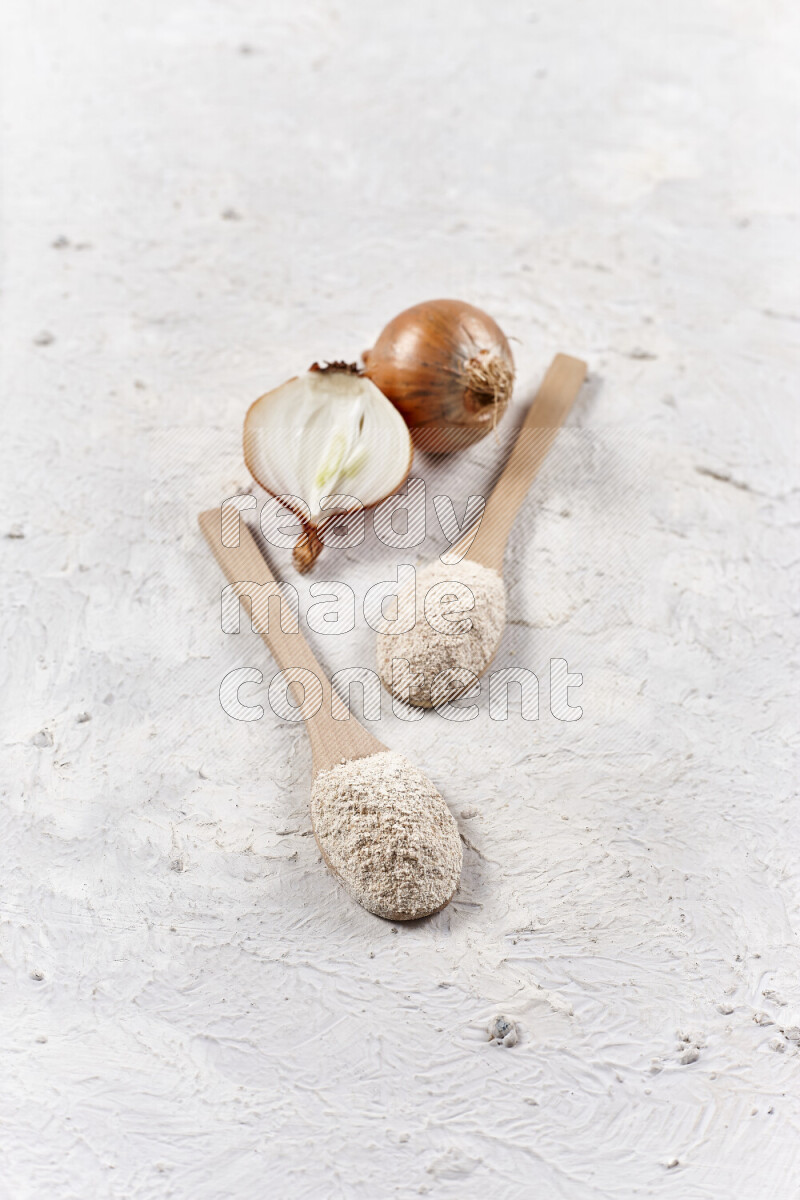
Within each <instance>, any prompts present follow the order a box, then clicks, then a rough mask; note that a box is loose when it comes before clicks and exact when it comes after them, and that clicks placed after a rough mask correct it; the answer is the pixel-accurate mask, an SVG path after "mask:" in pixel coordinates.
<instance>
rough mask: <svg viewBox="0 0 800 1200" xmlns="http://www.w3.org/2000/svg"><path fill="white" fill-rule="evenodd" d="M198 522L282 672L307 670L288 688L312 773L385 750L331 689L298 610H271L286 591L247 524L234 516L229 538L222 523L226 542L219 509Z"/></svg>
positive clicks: (282, 607) (202, 515)
mask: <svg viewBox="0 0 800 1200" xmlns="http://www.w3.org/2000/svg"><path fill="white" fill-rule="evenodd" d="M198 521H199V523H200V529H201V530H202V533H203V536H204V537H205V539H206V541H207V542H208V544H209V546H210V547H211V551H212V553H213V555H214V557H215V558H216V560H217V562H218V563H219V565H220V566H221V567H222V572H223V574H224V575H225V577H226V578H227V580H228V582H229V583H230V584H231V586H232V588H233V594H234V595H235V596H237V597H238V599H239V601H240V603H242V604H244V597H245V596H248V597H249V598H250V611H251V614H252V625H253V628H254V629H255V630H256V631H257V632H258V633H259V634H260V636H261V637H262V638H263V640H264V642H265V643H266V646H267V649H268V650H269V652H270V654H271V655H272V657H273V658H274V659H275V662H276V663H277V664H278V667H279V668H280V670H281V671H286V672H295V671H296V670H297V669H298V668H299V669H300V670H302V671H307V672H310V675H306V676H305V677H304V679H305V683H300V682H292V683H290V684H289V687H290V688H291V690H292V694H293V696H294V698H295V703H296V704H297V705H298V706H299V707H300V712H301V714H302V716H303V719H304V720H305V723H306V729H307V731H308V736H309V740H310V742H311V753H312V757H313V770H314V774H316V773H317V771H325V770H328V769H329V768H330V767H332V766H333V765H334V764H335V763H337V762H341V760H342V759H343V758H365V757H366V756H367V755H369V754H377V753H378V752H379V751H381V750H384V749H385V747H384V746H383V745H382V744H381V743H380V742H379V741H378V740H377V738H374V737H373V736H372V734H371V733H368V732H367V730H366V729H365V728H364V727H363V725H360V724H359V723H358V721H357V720H356V719H355V717H353V716H352V715H351V714H350V712H349V710H348V708H347V706H346V705H345V704H344V702H343V701H342V699H341V698H340V697H339V695H338V694H337V693H336V692H335V691H334V690H333V688H332V687H331V683H330V680H329V679H328V676H327V675H326V674H325V672H324V671H323V669H322V667H321V666H320V664H319V662H318V661H317V659H316V657H315V655H314V653H313V651H312V649H311V647H310V646H309V644H308V642H307V641H306V639H305V638H304V637H303V635H302V633H301V632H300V628H299V624H298V620H297V611H296V609H295V610H294V611H293V612H290V611H288V610H289V607H290V606H289V605H288V603H284V601H283V600H281V601H280V602H279V604H274V605H273V606H272V613H271V614H270V611H269V609H270V605H269V600H270V597H271V596H275V595H281V593H283V595H284V596H285V595H286V591H284V589H283V586H282V585H281V584H280V583H279V582H278V580H277V579H276V578H275V576H274V575H273V574H272V571H271V570H270V569H269V566H268V565H267V561H266V559H265V558H264V555H263V554H262V553H261V551H260V550H259V548H258V546H257V545H256V542H255V539H254V538H253V535H252V533H251V532H250V530H249V529H248V527H247V525H246V524H245V522H244V521H243V520H239V519H238V514H237V524H238V535H237V534H236V533H233V536H229V534H230V530H229V529H228V528H227V524H226V539H225V540H226V541H237V542H238V544H237V545H231V546H228V545H225V543H224V542H223V529H222V518H221V510H220V509H218V508H212V509H210V510H209V511H208V512H203V513H200V515H199V517H198ZM287 590H288V589H287ZM284 626H285V628H284ZM311 676H313V677H314V679H312V678H311ZM314 680H316V682H314Z"/></svg>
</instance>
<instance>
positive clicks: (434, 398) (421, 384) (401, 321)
mask: <svg viewBox="0 0 800 1200" xmlns="http://www.w3.org/2000/svg"><path fill="white" fill-rule="evenodd" d="M364 363H365V368H364V374H365V375H366V376H367V377H368V378H369V379H371V380H372V382H373V383H374V384H375V385H376V387H378V388H379V389H380V390H381V391H382V392H383V394H384V395H385V396H388V397H389V399H390V400H391V401H392V403H393V404H394V405H395V407H396V408H397V409H399V411H400V412H401V413H402V415H403V417H404V418H405V420H406V422H407V424H408V426H409V428H410V430H411V436H412V437H413V439H414V442H415V443H416V445H417V446H419V448H420V449H421V450H428V451H431V452H433V453H439V454H441V453H449V452H451V451H453V450H461V449H463V448H464V447H465V446H471V445H472V444H473V443H474V442H478V441H480V439H481V438H483V437H485V436H486V434H487V433H490V432H491V430H493V429H494V428H495V427H496V425H497V422H498V421H499V420H500V418H501V417H502V415H503V413H504V412H505V410H506V408H507V407H508V402H509V400H510V399H511V393H512V390H513V387H514V359H513V357H512V354H511V348H510V346H509V344H508V340H507V338H506V336H505V334H504V333H503V331H502V329H501V328H500V327H499V325H498V324H497V323H496V322H495V321H494V320H492V318H491V317H490V316H489V315H488V314H487V313H485V312H483V311H482V310H481V309H479V308H475V307H474V306H473V305H472V304H466V303H465V302H464V301H461V300H428V301H426V302H424V303H423V304H415V305H414V306H413V308H407V309H406V310H405V311H404V312H401V313H400V314H399V315H398V316H396V317H395V318H394V320H393V321H390V322H389V324H388V325H387V326H386V328H385V329H384V330H383V331H382V333H381V334H380V337H379V338H378V340H377V342H376V343H375V345H374V346H373V347H372V349H371V350H367V351H366V352H365V353H364Z"/></svg>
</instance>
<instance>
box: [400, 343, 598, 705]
mask: <svg viewBox="0 0 800 1200" xmlns="http://www.w3.org/2000/svg"><path fill="white" fill-rule="evenodd" d="M585 378H586V363H584V362H581V361H580V359H577V358H571V357H570V356H569V355H568V354H557V355H556V356H555V358H554V359H553V361H552V363H551V364H550V367H549V369H548V371H547V374H546V375H545V377H544V380H543V382H542V385H541V387H540V388H539V391H538V392H537V394H536V396H535V397H534V400H533V402H532V404H531V407H530V410H529V412H528V415H527V416H526V418H525V421H524V422H523V424H522V427H521V428H520V431H519V434H518V435H517V440H516V442H515V444H514V448H513V450H512V451H511V454H510V456H509V459H508V462H507V463H506V465H505V468H504V470H503V473H502V474H501V476H500V478H499V479H498V481H497V483H496V484H495V487H494V490H493V491H492V494H491V496H490V497H489V499H488V501H487V503H486V507H485V509H484V511H483V515H482V517H481V519H480V524H479V525H478V529H477V531H475V529H474V527H473V529H471V530H469V531H468V532H467V533H466V534H465V535H464V537H462V538H461V539H460V540H459V542H457V543H456V545H455V546H454V547H453V549H452V551H450V552H449V553H452V554H457V553H459V552H460V558H459V562H461V561H468V562H473V563H477V564H480V566H482V567H484V568H486V569H487V571H488V572H489V573H490V574H487V575H486V577H485V578H486V583H487V587H488V589H489V592H488V593H487V594H492V595H493V596H494V603H493V606H492V612H491V614H490V617H491V625H490V626H488V627H487V636H488V637H489V639H492V638H493V639H494V640H493V641H492V640H490V641H489V644H488V646H484V644H483V642H480V644H478V643H477V642H476V641H475V639H476V624H477V622H478V621H480V620H481V614H480V613H479V612H478V611H477V610H475V611H474V613H473V615H471V617H470V619H471V621H472V628H471V630H470V631H469V632H468V633H466V634H460V635H454V634H450V633H448V632H441V631H435V630H434V629H433V628H432V627H431V626H430V624H427V623H426V618H425V616H424V615H422V616H420V608H421V600H423V599H424V593H425V591H427V589H428V588H429V587H430V586H431V583H432V582H439V581H440V580H441V577H442V576H444V578H445V579H447V578H449V579H451V580H458V579H459V568H458V565H454V566H453V567H452V568H450V570H451V571H452V574H450V575H449V576H448V574H447V571H442V569H441V563H440V562H439V563H434V564H431V567H430V568H428V567H423V568H422V569H421V571H420V573H419V576H418V577H417V581H416V586H417V609H416V611H417V622H416V625H415V626H414V628H413V629H412V630H410V631H408V632H407V633H401V634H395V635H393V634H391V633H381V634H379V635H378V672H379V674H380V676H381V679H382V680H383V683H384V684H385V686H386V687H387V688H388V689H389V690H390V691H392V690H395V691H396V694H398V695H400V696H401V698H402V699H403V700H406V701H407V702H409V703H411V704H414V705H416V706H417V707H420V708H432V707H433V704H434V703H437V704H438V703H440V702H444V701H448V700H454V699H456V698H457V697H458V696H459V695H461V694H462V693H463V692H464V691H466V690H467V689H468V688H469V687H470V686H471V682H467V683H466V684H464V683H463V682H462V680H461V679H460V678H459V677H458V676H457V675H456V676H453V677H451V676H449V675H448V676H445V675H444V674H443V673H442V674H440V672H444V670H445V669H446V668H452V667H454V666H456V667H462V668H465V669H466V670H468V671H469V672H470V673H471V674H472V675H473V676H475V675H478V676H479V675H482V674H483V673H484V671H485V670H486V669H487V667H488V666H489V664H490V663H491V661H492V659H493V658H494V655H495V653H496V652H497V648H498V646H499V645H500V639H501V638H502V635H503V627H504V625H505V600H504V591H503V585H502V576H503V559H504V557H505V551H506V544H507V542H508V536H509V534H510V532H511V527H512V525H513V524H514V520H515V518H516V515H517V513H518V511H519V508H520V506H521V504H522V502H523V500H524V499H525V496H526V495H527V493H528V490H529V488H530V486H531V484H532V483H533V480H534V479H535V478H536V475H537V473H538V471H539V468H540V467H541V465H542V463H543V462H544V459H545V457H546V455H547V452H548V450H549V449H550V447H551V446H552V444H553V441H554V439H555V436H556V434H557V433H558V431H559V429H560V428H561V426H562V425H563V423H564V419H565V417H566V416H567V413H568V412H569V410H570V409H571V408H572V405H573V403H574V402H575V399H576V397H577V395H578V393H579V391H580V389H581V385H582V384H583V381H584V379H585ZM428 571H430V572H431V574H430V575H429V578H428V579H427V580H426V579H425V573H426V572H428ZM467 615H470V614H469V612H468V614H467ZM447 619H448V620H449V619H451V618H450V616H449V615H448V617H447ZM484 620H485V616H484ZM456 637H458V638H460V644H459V643H458V642H456ZM468 639H473V640H472V642H470V641H469V640H468ZM476 647H477V648H476ZM395 660H399V661H400V663H405V664H408V666H404V667H403V668H402V669H401V670H400V671H398V672H395V669H394V666H393V664H394V663H395ZM459 660H461V661H459ZM437 675H439V682H438V683H437V687H436V695H435V697H434V698H432V696H431V684H432V682H433V680H434V679H436V677H437ZM412 681H413V682H412ZM442 681H444V684H443V682H442Z"/></svg>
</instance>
